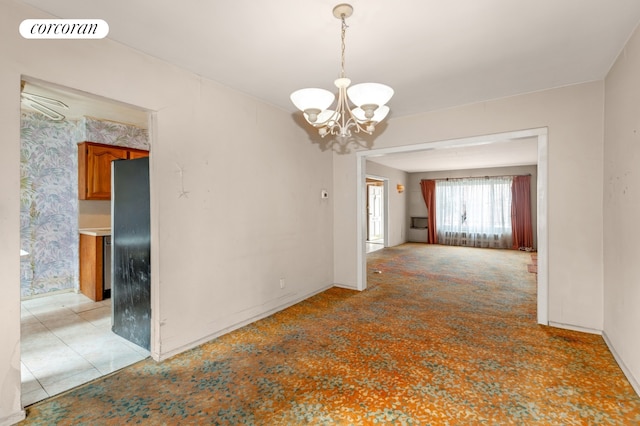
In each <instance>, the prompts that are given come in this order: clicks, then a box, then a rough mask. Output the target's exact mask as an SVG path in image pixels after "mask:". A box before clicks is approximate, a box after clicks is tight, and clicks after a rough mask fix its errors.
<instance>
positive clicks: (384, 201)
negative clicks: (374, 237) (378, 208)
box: [364, 174, 389, 247]
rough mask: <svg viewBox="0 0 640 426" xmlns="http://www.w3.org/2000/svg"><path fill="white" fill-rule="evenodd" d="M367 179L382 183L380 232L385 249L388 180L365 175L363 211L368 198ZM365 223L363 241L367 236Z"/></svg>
mask: <svg viewBox="0 0 640 426" xmlns="http://www.w3.org/2000/svg"><path fill="white" fill-rule="evenodd" d="M367 179H375V180H378V181H381V182H382V226H383V230H382V239H383V245H384V246H385V247H387V244H388V241H389V178H387V177H384V176H376V175H370V174H367V175H366V176H365V179H364V181H365V194H364V196H365V200H364V202H365V206H364V208H365V210H366V209H367V197H368V196H369V193H368V191H367V190H366V184H367ZM368 220H369V218H368V217H367V222H368ZM367 222H365V231H364V232H365V233H364V239H365V241H366V239H367V237H368V235H367Z"/></svg>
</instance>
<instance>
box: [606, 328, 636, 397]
mask: <svg viewBox="0 0 640 426" xmlns="http://www.w3.org/2000/svg"><path fill="white" fill-rule="evenodd" d="M602 338H603V339H604V342H605V343H606V345H607V347H608V348H609V351H610V352H611V354H612V355H613V358H614V359H615V360H616V362H617V363H618V366H619V367H620V369H621V370H622V372H623V373H624V375H625V377H626V378H627V380H628V381H629V383H630V384H631V387H632V388H633V390H634V391H636V394H637V395H638V396H640V383H638V381H637V380H636V378H635V377H633V374H631V370H629V368H628V367H627V365H626V364H625V363H624V361H622V358H620V355H618V352H616V349H615V347H614V346H613V344H612V343H611V340H609V337H608V336H607V333H605V332H604V331H603V332H602Z"/></svg>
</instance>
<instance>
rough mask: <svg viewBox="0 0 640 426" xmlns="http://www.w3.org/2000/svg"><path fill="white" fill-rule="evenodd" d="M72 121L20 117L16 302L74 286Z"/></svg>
mask: <svg viewBox="0 0 640 426" xmlns="http://www.w3.org/2000/svg"><path fill="white" fill-rule="evenodd" d="M80 136H81V132H80V127H79V126H78V122H77V121H62V122H54V121H51V120H49V119H47V118H45V117H44V116H42V115H40V114H31V113H25V114H22V121H21V150H20V164H21V167H20V187H21V197H20V198H21V203H20V204H21V205H20V240H21V241H20V244H21V249H22V250H25V251H27V252H28V253H29V254H28V255H26V256H22V257H21V262H20V290H21V295H22V297H25V296H33V295H37V294H42V293H47V292H50V291H55V290H64V289H69V288H71V289H73V288H76V287H77V283H78V241H77V240H78V195H77V194H78V183H77V182H78V172H77V169H78V154H77V152H78V151H77V148H76V144H77V141H78V138H79V137H80Z"/></svg>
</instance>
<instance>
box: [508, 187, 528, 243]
mask: <svg viewBox="0 0 640 426" xmlns="http://www.w3.org/2000/svg"><path fill="white" fill-rule="evenodd" d="M511 227H512V230H513V231H512V232H513V248H514V249H515V250H518V249H519V248H520V247H533V228H532V225H531V176H514V177H513V183H512V184H511Z"/></svg>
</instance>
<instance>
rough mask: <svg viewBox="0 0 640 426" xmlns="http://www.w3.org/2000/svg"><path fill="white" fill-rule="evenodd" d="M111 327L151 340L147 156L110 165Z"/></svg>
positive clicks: (147, 343)
mask: <svg viewBox="0 0 640 426" xmlns="http://www.w3.org/2000/svg"><path fill="white" fill-rule="evenodd" d="M111 234H112V241H111V247H112V274H111V276H112V283H111V322H112V327H111V328H112V330H113V332H114V333H116V334H118V335H119V336H122V337H124V338H125V339H127V340H129V341H131V342H133V343H135V344H137V345H138V346H141V347H143V348H145V349H147V350H149V349H150V344H151V264H150V257H151V253H150V247H151V238H150V211H149V159H148V158H139V159H135V160H116V161H113V162H112V163H111Z"/></svg>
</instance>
